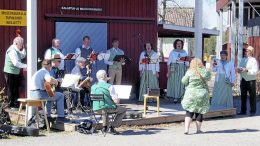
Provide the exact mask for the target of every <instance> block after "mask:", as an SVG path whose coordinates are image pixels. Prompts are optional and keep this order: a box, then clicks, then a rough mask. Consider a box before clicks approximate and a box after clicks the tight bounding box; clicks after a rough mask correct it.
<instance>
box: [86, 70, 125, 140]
mask: <svg viewBox="0 0 260 146" xmlns="http://www.w3.org/2000/svg"><path fill="white" fill-rule="evenodd" d="M96 77H97V80H98V82H97V83H96V84H94V85H93V86H92V87H91V94H103V95H104V101H101V102H100V101H93V110H94V111H96V112H102V120H103V130H104V131H105V132H110V133H111V134H115V135H116V134H118V132H117V131H116V130H115V129H114V128H115V127H119V126H121V124H122V119H123V117H124V116H125V112H126V108H124V107H121V106H119V105H116V104H117V103H119V99H118V97H117V95H116V93H115V89H114V87H113V85H111V84H109V83H107V81H108V80H109V78H108V77H107V73H106V71H105V70H99V71H98V72H97V73H96ZM115 112H116V117H115V119H114V121H112V123H111V126H110V127H107V126H108V122H109V120H108V114H109V113H115Z"/></svg>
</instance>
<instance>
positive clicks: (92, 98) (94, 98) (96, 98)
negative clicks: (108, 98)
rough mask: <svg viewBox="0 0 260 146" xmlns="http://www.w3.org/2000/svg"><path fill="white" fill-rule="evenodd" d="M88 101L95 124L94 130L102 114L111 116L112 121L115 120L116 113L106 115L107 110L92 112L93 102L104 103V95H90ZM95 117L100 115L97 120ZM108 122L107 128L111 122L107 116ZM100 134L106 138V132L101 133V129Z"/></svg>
mask: <svg viewBox="0 0 260 146" xmlns="http://www.w3.org/2000/svg"><path fill="white" fill-rule="evenodd" d="M90 101H91V110H90V112H91V114H92V115H93V117H94V120H95V122H96V124H95V127H94V128H96V127H97V125H98V124H99V121H100V120H101V118H102V114H103V113H104V112H105V113H106V114H108V115H112V118H111V120H112V121H113V120H114V119H115V117H116V112H115V113H112V112H109V113H108V112H107V111H109V109H103V110H100V111H96V112H95V111H93V101H99V102H101V101H103V102H104V101H105V98H104V95H103V94H90ZM96 115H100V118H99V119H97V117H96ZM108 120H109V122H108V127H110V126H111V120H110V118H109V116H108ZM101 132H102V133H103V135H104V136H106V132H105V131H103V129H101Z"/></svg>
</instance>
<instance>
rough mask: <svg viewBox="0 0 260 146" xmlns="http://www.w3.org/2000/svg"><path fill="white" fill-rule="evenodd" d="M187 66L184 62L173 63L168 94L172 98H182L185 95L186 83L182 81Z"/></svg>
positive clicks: (168, 82) (168, 83)
mask: <svg viewBox="0 0 260 146" xmlns="http://www.w3.org/2000/svg"><path fill="white" fill-rule="evenodd" d="M186 70H187V67H186V65H185V64H183V63H172V64H171V68H170V71H171V73H170V77H169V78H168V81H167V96H168V97H170V98H181V97H182V96H183V95H184V85H183V84H182V83H181V79H182V77H183V76H184V75H185V73H186Z"/></svg>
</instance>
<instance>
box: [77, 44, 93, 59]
mask: <svg viewBox="0 0 260 146" xmlns="http://www.w3.org/2000/svg"><path fill="white" fill-rule="evenodd" d="M82 48H84V49H87V50H88V49H89V48H90V46H88V47H85V46H84V45H82ZM75 53H76V54H77V55H78V57H81V50H80V48H77V49H76V51H75Z"/></svg>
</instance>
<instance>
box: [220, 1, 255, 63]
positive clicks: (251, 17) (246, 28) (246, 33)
mask: <svg viewBox="0 0 260 146" xmlns="http://www.w3.org/2000/svg"><path fill="white" fill-rule="evenodd" d="M216 2H217V3H216V10H217V11H218V13H219V15H220V21H221V24H220V25H222V22H223V18H222V20H221V15H222V14H223V12H227V13H228V20H227V22H228V25H229V26H230V27H228V29H227V38H228V40H227V42H226V43H225V44H224V45H223V44H222V45H223V47H222V49H224V50H227V51H228V52H230V54H232V55H231V58H232V56H234V54H236V51H235V48H237V47H236V45H235V44H237V43H239V42H238V41H236V40H235V39H234V38H237V37H240V36H239V35H238V34H242V35H243V36H242V37H243V42H240V44H241V46H242V48H246V47H247V46H248V45H250V46H253V47H254V48H255V54H254V55H255V57H256V59H257V60H258V63H260V43H259V42H260V14H259V13H260V1H259V0H244V1H243V2H244V3H243V5H242V7H243V18H242V19H243V24H242V25H243V32H242V33H238V34H236V33H234V32H236V31H238V30H236V29H238V24H240V23H238V22H236V21H239V1H238V0H216ZM232 21H233V23H232ZM234 22H235V23H234ZM220 28H222V26H220ZM232 32H233V33H232ZM232 38H233V40H232ZM238 40H239V39H238ZM232 44H234V47H232ZM242 55H243V51H241V53H240V54H239V56H238V58H241V57H242Z"/></svg>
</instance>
